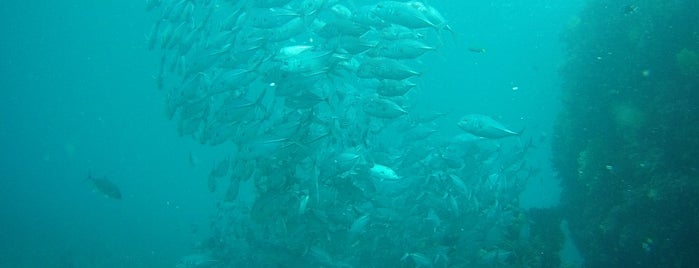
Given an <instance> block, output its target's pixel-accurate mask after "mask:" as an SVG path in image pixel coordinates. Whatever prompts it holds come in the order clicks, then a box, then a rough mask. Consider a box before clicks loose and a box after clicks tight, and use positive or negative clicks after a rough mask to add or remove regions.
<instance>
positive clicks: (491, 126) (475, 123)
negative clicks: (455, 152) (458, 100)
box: [457, 114, 521, 139]
mask: <svg viewBox="0 0 699 268" xmlns="http://www.w3.org/2000/svg"><path fill="white" fill-rule="evenodd" d="M457 125H458V126H459V128H461V129H462V130H464V131H466V132H468V133H471V134H473V135H476V136H478V137H483V138H489V139H499V138H504V137H509V136H517V135H520V134H521V133H517V132H514V131H512V130H509V129H508V128H507V127H505V126H504V125H503V124H501V123H500V122H498V121H495V119H493V118H491V117H489V116H487V115H482V114H469V115H465V116H464V117H462V118H461V120H459V122H458V123H457Z"/></svg>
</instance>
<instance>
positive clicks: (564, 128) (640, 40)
mask: <svg viewBox="0 0 699 268" xmlns="http://www.w3.org/2000/svg"><path fill="white" fill-rule="evenodd" d="M633 2H634V3H633V5H629V4H628V3H627V2H623V3H622V2H619V3H617V2H614V3H612V2H609V1H602V0H592V1H589V2H588V4H587V6H586V8H585V10H584V11H583V13H582V14H581V15H580V17H579V18H576V22H575V23H574V24H571V26H570V28H569V30H568V32H567V33H566V34H565V35H564V38H565V41H566V42H567V52H568V60H567V63H566V64H565V66H564V67H563V68H562V72H561V73H562V76H563V79H564V85H563V107H564V108H563V112H562V113H561V114H560V116H559V117H558V119H557V123H556V127H555V134H554V136H553V150H554V152H553V153H554V159H553V162H554V166H555V168H556V169H557V171H558V172H559V174H560V176H561V178H562V185H563V187H564V194H563V199H562V213H563V215H564V218H566V219H567V220H568V221H569V223H570V229H571V233H572V235H573V237H574V239H575V240H576V242H577V246H578V248H579V249H580V251H581V253H582V255H583V256H584V258H585V259H586V267H695V266H696V265H697V264H699V255H696V254H695V253H696V252H699V240H697V239H696V237H699V224H698V223H699V170H698V169H697V168H698V167H699V125H697V124H696V122H699V110H698V109H699V56H697V51H699V20H697V19H696V14H695V12H694V11H696V10H699V2H697V1H690V0H671V1H657V0H643V1H633Z"/></svg>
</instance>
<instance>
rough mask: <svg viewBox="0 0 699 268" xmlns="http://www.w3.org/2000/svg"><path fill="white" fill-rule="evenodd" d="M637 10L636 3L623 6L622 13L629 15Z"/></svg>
mask: <svg viewBox="0 0 699 268" xmlns="http://www.w3.org/2000/svg"><path fill="white" fill-rule="evenodd" d="M636 12H638V6H637V5H626V6H624V14H626V15H631V14H634V13H636Z"/></svg>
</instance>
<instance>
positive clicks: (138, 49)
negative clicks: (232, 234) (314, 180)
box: [0, 0, 580, 267]
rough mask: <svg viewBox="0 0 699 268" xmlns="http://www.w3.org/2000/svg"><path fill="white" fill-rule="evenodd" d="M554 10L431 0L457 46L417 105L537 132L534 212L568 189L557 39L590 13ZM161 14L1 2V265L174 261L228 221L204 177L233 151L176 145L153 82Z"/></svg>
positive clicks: (443, 57) (117, 6)
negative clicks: (556, 142) (561, 166)
mask: <svg viewBox="0 0 699 268" xmlns="http://www.w3.org/2000/svg"><path fill="white" fill-rule="evenodd" d="M548 2H549V1H527V2H522V1H515V2H508V1H492V2H487V1H486V2H474V3H466V4H462V3H457V1H449V2H447V1H441V2H440V1H430V2H429V4H431V5H433V6H435V7H437V8H438V9H439V10H440V11H441V12H442V14H443V15H444V16H445V17H446V18H447V19H448V21H449V24H450V25H451V27H452V28H453V29H454V31H455V32H456V33H457V38H456V41H452V40H450V38H445V40H444V45H443V46H441V47H440V48H439V49H438V50H437V52H434V53H428V54H426V55H424V56H422V57H421V58H420V61H421V62H422V65H421V66H422V67H421V69H422V70H424V74H423V75H422V76H421V77H420V78H419V79H418V80H416V81H417V83H418V84H419V88H420V90H419V91H418V92H417V93H416V94H415V95H413V96H411V98H412V99H413V100H416V103H417V104H416V107H419V109H421V110H424V111H433V110H438V111H441V112H445V113H446V116H445V117H444V118H443V119H441V120H440V121H439V122H440V123H439V124H438V125H437V126H438V131H439V133H444V135H446V136H449V135H456V134H459V133H461V130H459V129H458V128H457V127H456V125H455V122H457V121H458V120H459V118H460V117H461V116H462V115H465V114H470V113H479V114H487V115H490V116H492V117H495V118H497V119H498V120H499V121H501V122H503V123H504V124H506V125H507V126H511V127H512V128H513V129H517V130H519V129H523V128H525V129H526V132H525V134H524V137H523V140H524V141H525V142H526V140H527V139H532V140H533V141H534V142H535V144H536V146H535V147H533V148H532V149H531V151H530V152H529V154H528V155H527V160H526V161H527V163H529V164H531V165H533V166H536V168H538V169H540V172H539V173H538V174H537V175H536V176H535V177H533V178H531V179H530V180H529V181H528V182H527V183H528V186H527V187H526V188H525V189H524V190H523V192H522V193H521V199H520V200H519V205H520V206H521V207H523V208H531V207H550V206H554V205H556V204H557V203H558V193H559V192H560V190H559V189H558V186H557V185H558V183H557V179H555V174H554V172H553V171H551V168H550V167H549V160H550V158H551V155H550V152H549V146H548V140H549V138H550V136H551V133H552V124H553V121H554V118H555V116H556V114H557V111H558V110H559V108H560V107H559V106H560V101H559V95H560V93H559V91H558V90H559V87H560V84H561V81H560V78H559V77H558V70H559V67H560V66H561V65H562V63H563V60H564V57H563V55H564V54H563V45H562V44H561V42H560V35H561V32H562V31H563V29H564V28H565V27H566V25H567V23H568V22H569V21H570V20H571V19H572V18H574V16H575V14H576V12H577V11H578V10H579V9H580V5H579V3H577V1H567V2H565V3H554V4H552V3H548ZM574 2H575V3H574ZM157 17H158V15H157V13H147V12H146V11H145V7H144V3H143V1H124V2H114V3H102V2H100V3H95V2H92V1H85V2H68V1H53V2H50V3H49V2H47V3H30V2H25V1H14V0H10V1H5V3H4V4H2V6H1V7H0V22H1V23H0V25H2V26H0V29H1V31H0V35H1V36H2V42H0V51H2V52H0V53H2V57H0V72H1V73H2V79H0V94H2V95H1V96H0V116H1V117H2V118H0V122H2V124H1V125H0V128H2V131H0V141H1V144H2V145H1V146H0V148H3V149H2V150H1V153H0V158H1V159H2V162H3V164H2V165H1V166H0V209H1V211H3V213H2V216H0V217H1V218H2V220H0V241H1V242H0V266H2V267H173V266H175V264H176V263H177V262H178V260H180V258H181V257H183V256H186V255H188V254H191V253H192V252H195V251H196V250H195V249H201V248H202V244H203V243H204V242H205V241H207V240H208V239H209V238H210V237H211V234H210V231H211V230H210V228H209V226H210V224H211V223H212V222H213V223H215V224H220V222H217V220H215V218H214V219H212V217H213V216H214V215H216V214H217V213H220V211H219V210H217V204H219V203H220V202H221V196H220V192H219V193H217V194H210V193H209V191H208V190H207V175H208V174H209V171H210V169H211V168H212V167H213V166H214V163H215V162H216V161H220V159H222V157H224V156H226V155H228V153H229V151H230V148H229V147H226V146H203V145H201V144H199V142H198V140H197V139H193V138H191V137H180V136H179V135H178V133H177V121H176V120H168V118H167V117H166V114H165V99H166V92H164V91H162V90H161V91H158V90H157V89H156V85H155V81H154V77H155V76H157V74H158V68H159V61H160V58H159V56H160V52H152V51H149V50H148V49H147V41H146V37H145V35H147V34H148V33H149V30H150V29H151V27H152V25H153V23H154V21H155V20H156V19H157ZM469 48H484V49H485V50H486V51H485V52H484V53H476V52H470V51H469ZM504 142H505V143H509V144H511V145H512V144H516V141H514V140H509V141H504ZM512 146H514V145H512ZM399 171H400V170H399ZM88 172H91V173H92V174H93V175H95V176H99V177H102V176H106V177H107V178H108V179H109V180H111V181H112V182H114V183H115V184H116V185H118V187H119V188H120V190H121V194H122V199H121V200H114V199H109V198H105V197H104V196H103V195H102V194H101V193H100V192H99V191H96V190H95V189H94V187H93V185H92V183H91V182H90V181H87V180H86V178H87V176H88ZM443 220H444V219H443ZM479 249H481V248H480V247H477V248H474V249H473V251H474V252H476V251H478V250H479ZM487 250H492V248H487ZM399 259H400V256H398V258H397V259H396V260H395V261H396V262H395V263H397V264H400V263H401V262H400V261H399ZM216 265H218V264H216ZM316 265H317V264H316ZM377 265H378V264H377ZM403 265H416V264H412V263H407V264H406V263H405V262H403ZM484 265H487V264H484Z"/></svg>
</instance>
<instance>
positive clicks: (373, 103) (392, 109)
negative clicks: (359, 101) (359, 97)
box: [364, 97, 408, 119]
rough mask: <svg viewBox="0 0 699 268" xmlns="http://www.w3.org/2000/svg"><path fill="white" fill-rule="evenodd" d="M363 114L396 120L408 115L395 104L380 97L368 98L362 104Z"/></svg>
mask: <svg viewBox="0 0 699 268" xmlns="http://www.w3.org/2000/svg"><path fill="white" fill-rule="evenodd" d="M364 112H365V113H367V114H368V115H371V116H374V117H378V118H385V119H393V118H397V117H400V116H402V115H404V114H407V113H408V112H407V111H406V110H405V109H403V108H402V107H400V105H398V104H396V103H395V102H393V101H391V100H389V99H386V98H380V97H372V98H369V99H368V100H367V101H366V103H365V104H364Z"/></svg>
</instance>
